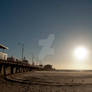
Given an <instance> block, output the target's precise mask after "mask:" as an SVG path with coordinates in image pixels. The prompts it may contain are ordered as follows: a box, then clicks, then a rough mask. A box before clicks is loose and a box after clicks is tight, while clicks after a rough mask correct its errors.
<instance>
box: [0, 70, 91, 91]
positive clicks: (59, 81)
mask: <svg viewBox="0 0 92 92" xmlns="http://www.w3.org/2000/svg"><path fill="white" fill-rule="evenodd" d="M0 90H1V92H92V72H83V71H81V72H60V71H59V72H57V71H32V72H27V73H18V74H13V75H9V76H7V79H6V80H4V79H3V78H1V81H0Z"/></svg>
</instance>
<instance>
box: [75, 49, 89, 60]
mask: <svg viewBox="0 0 92 92" xmlns="http://www.w3.org/2000/svg"><path fill="white" fill-rule="evenodd" d="M74 55H75V57H76V58H77V59H78V60H84V59H85V58H86V57H87V55H88V50H87V49H86V48H85V47H77V48H75V50H74Z"/></svg>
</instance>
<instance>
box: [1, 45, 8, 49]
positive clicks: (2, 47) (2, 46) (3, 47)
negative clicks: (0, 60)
mask: <svg viewBox="0 0 92 92" xmlns="http://www.w3.org/2000/svg"><path fill="white" fill-rule="evenodd" d="M0 49H8V47H6V46H4V45H2V44H0Z"/></svg>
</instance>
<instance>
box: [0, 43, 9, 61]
mask: <svg viewBox="0 0 92 92" xmlns="http://www.w3.org/2000/svg"><path fill="white" fill-rule="evenodd" d="M0 49H2V50H3V51H2V52H0V59H2V60H7V57H8V54H7V53H4V50H7V49H8V47H5V46H3V45H1V44H0Z"/></svg>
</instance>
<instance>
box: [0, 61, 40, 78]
mask: <svg viewBox="0 0 92 92" xmlns="http://www.w3.org/2000/svg"><path fill="white" fill-rule="evenodd" d="M32 70H42V67H40V66H38V65H34V66H33V65H30V64H24V63H22V62H21V63H20V62H11V61H7V60H0V74H1V75H2V76H4V77H6V75H9V74H15V73H22V72H28V71H32Z"/></svg>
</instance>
